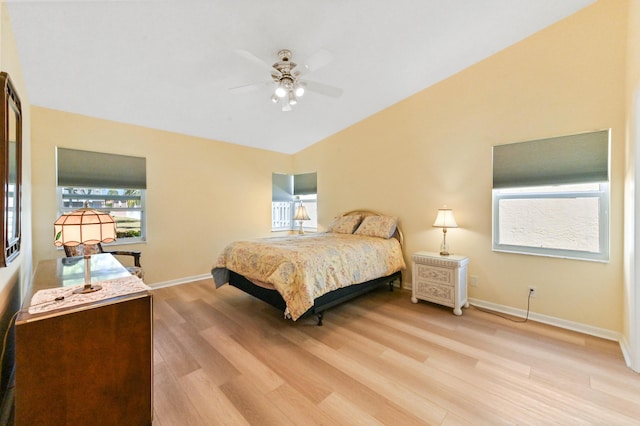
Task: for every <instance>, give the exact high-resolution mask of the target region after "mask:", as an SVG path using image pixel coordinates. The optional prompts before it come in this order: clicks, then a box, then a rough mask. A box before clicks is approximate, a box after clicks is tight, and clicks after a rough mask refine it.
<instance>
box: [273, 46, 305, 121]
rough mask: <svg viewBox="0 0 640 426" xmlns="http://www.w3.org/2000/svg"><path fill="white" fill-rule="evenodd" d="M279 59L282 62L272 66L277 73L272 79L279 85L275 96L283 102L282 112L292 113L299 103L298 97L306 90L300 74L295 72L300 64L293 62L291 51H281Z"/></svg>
mask: <svg viewBox="0 0 640 426" xmlns="http://www.w3.org/2000/svg"><path fill="white" fill-rule="evenodd" d="M278 58H279V59H280V60H279V61H278V62H276V63H274V64H273V65H272V66H273V68H274V69H275V72H273V73H272V74H271V78H272V79H273V81H274V82H275V83H276V85H277V86H276V90H275V95H276V96H277V97H278V98H279V99H280V100H282V111H285V112H286V111H291V109H292V108H291V107H292V106H293V105H296V104H297V103H298V97H300V96H302V95H304V88H303V87H302V86H301V85H300V83H299V82H298V77H299V76H300V73H299V72H297V71H294V68H295V67H296V66H297V65H298V64H296V63H295V62H293V61H291V51H290V50H288V49H282V50H280V51H279V52H278ZM272 99H273V98H272Z"/></svg>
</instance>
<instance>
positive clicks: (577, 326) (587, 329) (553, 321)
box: [469, 298, 622, 342]
mask: <svg viewBox="0 0 640 426" xmlns="http://www.w3.org/2000/svg"><path fill="white" fill-rule="evenodd" d="M469 303H470V304H472V305H475V306H477V307H479V308H484V309H489V310H492V311H497V312H502V313H504V314H509V315H513V316H516V317H520V318H525V317H526V316H527V311H526V310H524V309H517V308H512V307H511V306H505V305H499V304H497V303H492V302H487V301H486V300H479V299H473V298H469ZM529 319H530V320H532V321H536V322H541V323H543V324H549V325H553V326H555V327H559V328H564V329H567V330H572V331H577V332H579V333H583V334H588V335H590V336H595V337H600V338H603V339H607V340H613V341H614V342H621V340H622V335H621V334H620V333H619V332H617V331H613V330H607V329H605V328H599V327H594V326H591V325H587V324H582V323H579V322H573V321H568V320H565V319H562V318H556V317H552V316H549V315H543V314H538V313H535V312H529Z"/></svg>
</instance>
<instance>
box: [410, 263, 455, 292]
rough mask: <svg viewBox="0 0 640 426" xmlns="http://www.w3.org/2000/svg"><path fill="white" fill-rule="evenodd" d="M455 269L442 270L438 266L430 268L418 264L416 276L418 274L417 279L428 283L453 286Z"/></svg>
mask: <svg viewBox="0 0 640 426" xmlns="http://www.w3.org/2000/svg"><path fill="white" fill-rule="evenodd" d="M453 272H454V270H453V269H450V268H449V269H447V268H440V267H438V266H428V265H421V264H419V263H418V264H416V270H415V271H414V274H417V277H416V278H417V279H418V280H420V281H428V282H430V283H433V284H442V285H448V286H453V284H454V279H453Z"/></svg>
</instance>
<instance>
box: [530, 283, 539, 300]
mask: <svg viewBox="0 0 640 426" xmlns="http://www.w3.org/2000/svg"><path fill="white" fill-rule="evenodd" d="M537 293H538V289H537V288H535V287H534V286H532V285H530V286H529V293H528V294H529V296H531V298H532V299H535V298H536V295H537Z"/></svg>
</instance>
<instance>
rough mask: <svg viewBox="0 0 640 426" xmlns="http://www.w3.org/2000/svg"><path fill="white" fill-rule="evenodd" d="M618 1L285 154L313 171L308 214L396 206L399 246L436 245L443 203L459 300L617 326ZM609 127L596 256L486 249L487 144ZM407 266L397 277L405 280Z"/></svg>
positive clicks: (622, 27) (622, 15) (621, 108)
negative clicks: (463, 283) (460, 277)
mask: <svg viewBox="0 0 640 426" xmlns="http://www.w3.org/2000/svg"><path fill="white" fill-rule="evenodd" d="M627 6H628V4H627V2H623V1H619V0H601V1H599V2H597V3H596V4H594V5H592V6H590V7H588V8H586V9H584V10H583V11H580V12H578V13H577V14H575V15H573V16H571V17H569V18H567V19H565V20H563V21H561V22H559V23H557V24H555V25H553V26H551V27H549V28H547V29H545V30H543V31H541V32H539V33H537V34H535V35H533V36H532V37H529V38H528V39H525V40H524V41H522V42H520V43H518V44H516V45H514V46H512V47H510V48H508V49H506V50H504V51H501V52H499V53H498V54H496V55H494V56H492V57H490V58H488V59H486V60H484V61H482V62H480V63H478V64H476V65H474V66H472V67H470V68H468V69H466V70H464V71H463V72H460V73H459V74H457V75H455V76H453V77H451V78H449V79H447V80H445V81H442V82H441V83H439V84H437V85H435V86H433V87H430V88H428V89H426V90H424V91H422V92H420V93H418V94H416V95H414V96H412V97H411V98H408V99H406V100H404V101H402V102H400V103H398V104H396V105H395V106H393V107H391V108H388V109H386V110H384V111H382V112H380V113H378V114H376V115H374V116H371V117H369V118H367V119H365V120H363V121H362V122H360V123H358V124H356V125H354V126H352V127H350V128H348V129H346V130H344V131H342V132H340V133H338V134H336V135H334V136H332V137H330V138H327V139H326V140H324V141H322V142H320V143H317V144H315V145H313V146H312V147H309V148H308V149H306V150H304V151H302V152H300V153H298V154H296V155H295V164H294V166H295V169H296V172H297V171H299V170H311V169H314V170H317V172H318V193H319V195H318V200H319V209H320V211H319V222H320V223H323V224H327V223H328V222H329V221H330V219H331V217H332V216H334V215H335V214H337V213H340V212H342V211H345V210H350V209H354V208H369V209H373V210H377V211H380V212H384V213H387V214H392V215H397V216H398V217H399V218H400V224H401V226H402V229H403V230H404V232H405V242H406V246H405V252H406V258H407V261H409V260H410V255H411V253H413V252H415V251H419V250H431V251H435V250H437V249H438V246H439V243H440V240H441V236H442V232H441V230H440V229H436V228H432V227H431V224H432V223H433V220H434V219H435V215H436V210H437V209H438V208H439V207H440V206H442V205H443V204H446V205H448V206H449V207H451V208H453V209H454V212H455V215H456V219H457V220H458V224H459V225H460V228H457V229H452V230H449V233H448V241H449V242H450V245H451V249H452V251H454V252H455V253H458V254H464V255H468V256H469V257H470V259H471V263H470V270H469V272H470V275H474V276H477V277H478V286H477V287H471V288H470V289H469V290H470V296H471V297H472V298H475V299H480V300H484V301H488V302H491V303H495V304H499V305H505V306H509V307H515V308H519V309H526V307H527V286H529V285H534V286H537V288H538V296H537V298H536V299H535V300H533V302H532V306H531V307H532V310H533V311H535V312H536V313H539V314H543V315H549V316H552V317H556V318H560V319H564V320H567V321H573V322H577V323H582V324H586V325H590V326H592V327H600V328H603V329H605V330H614V331H618V332H619V331H621V330H622V314H621V312H622V293H623V274H622V271H623V268H622V264H623V262H622V256H623V252H622V248H623V183H624V165H625V158H624V155H625V147H624V145H625V121H624V120H625V104H624V99H625V97H624V88H625V54H626V50H625V45H626V23H627V17H626V13H627ZM605 128H611V129H612V144H611V165H612V173H611V260H610V262H608V263H597V262H586V261H575V260H564V259H555V258H548V257H536V256H525V255H518V254H506V253H497V252H493V251H492V250H491V178H492V177H491V174H492V173H491V147H492V146H493V145H496V144H504V143H508V142H517V141H524V140H532V139H538V138H545V137H550V136H558V135H566V134H572V133H579V132H584V131H590V130H596V129H605ZM410 280H411V271H408V273H407V274H405V276H404V281H405V283H410Z"/></svg>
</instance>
